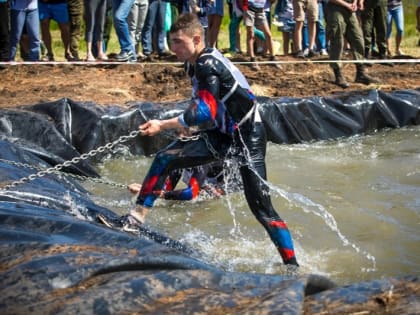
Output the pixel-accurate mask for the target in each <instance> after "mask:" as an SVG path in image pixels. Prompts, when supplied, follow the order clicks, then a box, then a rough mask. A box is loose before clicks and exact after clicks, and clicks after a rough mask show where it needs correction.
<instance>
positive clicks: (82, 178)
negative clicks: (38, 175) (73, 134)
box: [0, 159, 127, 188]
mask: <svg viewBox="0 0 420 315" xmlns="http://www.w3.org/2000/svg"><path fill="white" fill-rule="evenodd" d="M0 162H2V163H7V164H10V165H14V166H17V167H24V168H30V169H34V170H37V171H44V170H46V168H41V167H38V166H35V165H31V164H26V163H20V162H15V161H10V160H5V159H0ZM52 173H53V174H56V175H58V176H61V175H63V176H66V177H71V178H73V179H77V180H79V181H91V182H94V183H99V184H104V185H109V186H113V187H120V188H127V185H125V184H120V183H117V182H114V181H110V180H104V179H102V178H97V177H89V176H83V175H77V174H72V173H66V172H62V171H58V172H52Z"/></svg>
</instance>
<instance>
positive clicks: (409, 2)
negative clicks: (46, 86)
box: [51, 0, 420, 61]
mask: <svg viewBox="0 0 420 315" xmlns="http://www.w3.org/2000/svg"><path fill="white" fill-rule="evenodd" d="M417 1H418V0H403V3H404V4H403V5H404V28H405V29H404V35H403V40H402V44H401V49H402V50H403V51H404V52H405V53H406V54H408V55H411V56H416V57H419V56H420V47H418V46H417V43H418V41H419V38H420V35H419V33H418V32H417V30H416V24H417V22H416V15H415V13H416V8H417ZM273 10H274V6H273ZM394 28H395V27H394ZM271 29H272V32H273V38H274V40H275V41H278V42H280V43H281V47H283V43H282V34H281V32H279V31H278V30H277V28H276V27H275V26H272V28H271ZM228 30H229V15H228V9H227V6H226V7H225V16H224V17H223V20H222V25H221V30H220V33H219V40H218V48H219V49H222V50H223V49H228V48H229V31H228ZM241 31H242V35H241V43H242V50H243V51H245V50H246V45H245V37H246V32H245V27H244V26H243V25H242V26H241ZM51 33H52V38H53V44H52V45H53V50H54V55H55V57H56V60H58V61H60V60H61V61H62V60H64V49H63V45H62V42H61V38H60V32H59V30H58V25H57V23H55V22H54V21H52V22H51ZM83 34H84V30H83V31H82V36H81V40H80V49H79V50H80V57H81V58H82V59H83V58H84V57H85V56H86V45H85V41H84V40H83V38H84V35H83ZM394 36H395V29H393V35H392V37H393V38H392V40H391V44H392V45H394ZM119 51H120V47H119V44H118V40H117V36H116V34H115V30H114V28H112V33H111V39H110V41H109V43H108V49H107V53H108V54H109V53H118V52H119ZM391 51H393V50H391ZM277 54H282V48H281V49H280V52H277Z"/></svg>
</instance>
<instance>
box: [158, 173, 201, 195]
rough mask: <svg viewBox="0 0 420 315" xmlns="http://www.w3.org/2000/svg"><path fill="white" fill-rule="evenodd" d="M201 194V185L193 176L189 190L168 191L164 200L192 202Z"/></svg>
mask: <svg viewBox="0 0 420 315" xmlns="http://www.w3.org/2000/svg"><path fill="white" fill-rule="evenodd" d="M199 192H200V185H199V184H198V181H197V179H196V178H195V177H194V176H192V177H191V179H190V182H189V183H188V187H187V188H185V189H178V190H172V191H167V192H165V194H164V195H163V198H164V199H166V200H192V199H194V198H196V197H197V196H198V194H199Z"/></svg>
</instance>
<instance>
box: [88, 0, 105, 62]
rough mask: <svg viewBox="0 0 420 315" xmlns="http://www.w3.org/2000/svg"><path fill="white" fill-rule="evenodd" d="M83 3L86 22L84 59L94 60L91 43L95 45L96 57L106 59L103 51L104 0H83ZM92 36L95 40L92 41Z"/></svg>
mask: <svg viewBox="0 0 420 315" xmlns="http://www.w3.org/2000/svg"><path fill="white" fill-rule="evenodd" d="M84 5H85V24H86V32H85V40H86V61H90V62H91V61H95V57H94V55H93V52H92V45H93V44H95V46H96V52H97V55H96V56H97V58H98V59H99V60H107V59H108V57H107V56H106V54H105V53H104V51H103V48H104V45H103V34H104V27H105V14H106V0H84ZM93 34H95V35H93ZM93 38H95V39H96V41H95V42H93Z"/></svg>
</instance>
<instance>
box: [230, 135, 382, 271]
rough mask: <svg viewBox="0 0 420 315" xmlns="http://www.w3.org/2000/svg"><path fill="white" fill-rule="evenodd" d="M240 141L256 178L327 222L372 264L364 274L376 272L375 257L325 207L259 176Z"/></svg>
mask: <svg viewBox="0 0 420 315" xmlns="http://www.w3.org/2000/svg"><path fill="white" fill-rule="evenodd" d="M239 136H240V141H241V142H242V143H243V147H244V150H243V155H244V157H245V160H246V163H247V165H248V167H249V168H250V169H251V170H252V171H253V172H254V174H255V175H256V176H258V177H259V178H260V180H261V181H262V182H264V183H265V185H267V186H268V187H269V188H270V190H271V191H274V192H276V193H277V194H278V195H279V196H281V197H283V198H284V199H286V200H287V201H288V202H289V203H291V204H293V205H295V206H297V207H299V208H302V209H303V211H304V212H305V213H312V214H314V215H316V216H318V217H320V218H321V219H323V221H324V222H325V224H326V225H327V226H328V227H329V228H330V229H331V230H332V231H333V232H335V233H336V234H337V236H338V237H339V239H340V240H341V242H342V243H343V246H345V247H347V246H350V247H351V248H353V250H355V251H356V253H358V254H361V255H363V256H364V257H365V258H366V259H367V260H369V261H370V262H371V263H372V267H371V268H361V270H362V271H363V272H373V271H376V259H375V257H374V256H373V255H372V254H370V253H369V252H367V251H365V250H362V249H361V248H360V247H358V246H357V245H356V244H354V243H352V242H350V241H349V240H348V239H347V237H345V236H344V234H343V233H342V232H341V231H340V229H339V228H338V224H337V221H336V220H335V218H334V216H333V215H332V214H331V213H330V212H328V211H327V209H325V207H324V206H322V205H320V204H317V203H315V202H313V201H312V200H310V199H309V198H307V197H305V196H303V195H301V194H299V193H289V192H286V191H284V190H283V189H281V188H280V187H277V186H275V185H274V184H272V183H270V182H269V181H267V180H265V179H263V178H261V176H260V175H259V174H258V172H257V170H256V169H255V167H254V165H253V162H252V158H251V155H250V152H249V150H248V148H247V146H246V144H245V141H244V140H243V137H242V135H241V134H240V133H239ZM229 211H231V210H229Z"/></svg>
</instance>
